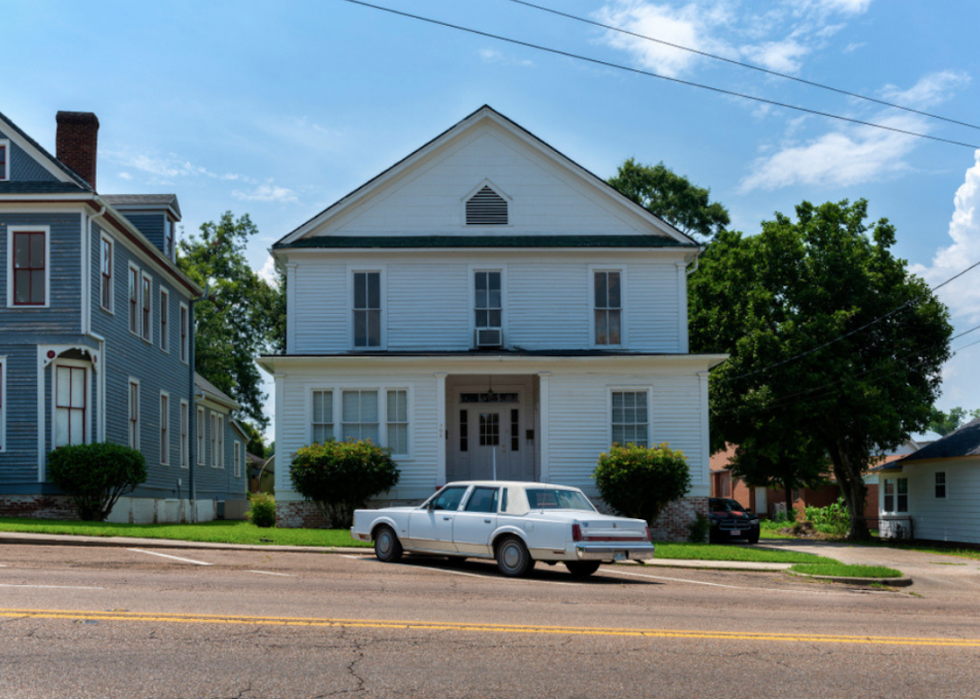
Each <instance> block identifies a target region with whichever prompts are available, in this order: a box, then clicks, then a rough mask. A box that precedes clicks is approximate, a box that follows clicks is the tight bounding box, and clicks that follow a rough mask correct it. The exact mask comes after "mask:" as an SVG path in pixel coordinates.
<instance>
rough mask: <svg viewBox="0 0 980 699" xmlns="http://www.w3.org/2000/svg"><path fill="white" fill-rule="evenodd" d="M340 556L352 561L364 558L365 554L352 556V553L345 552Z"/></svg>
mask: <svg viewBox="0 0 980 699" xmlns="http://www.w3.org/2000/svg"><path fill="white" fill-rule="evenodd" d="M340 557H341V558H350V559H351V560H353V561H363V560H365V559H366V558H367V556H352V555H350V554H347V553H342V554H340Z"/></svg>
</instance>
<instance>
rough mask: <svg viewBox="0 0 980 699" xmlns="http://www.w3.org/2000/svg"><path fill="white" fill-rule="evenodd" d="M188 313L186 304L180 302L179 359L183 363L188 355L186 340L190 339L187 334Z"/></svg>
mask: <svg viewBox="0 0 980 699" xmlns="http://www.w3.org/2000/svg"><path fill="white" fill-rule="evenodd" d="M188 314H189V311H188V310H187V306H186V305H185V304H183V303H182V304H180V361H182V362H183V363H184V364H187V362H188V357H189V353H188V351H187V350H188V344H187V343H188V340H189V339H190V338H189V337H188V335H187V333H188V332H189V327H188V320H189V316H188Z"/></svg>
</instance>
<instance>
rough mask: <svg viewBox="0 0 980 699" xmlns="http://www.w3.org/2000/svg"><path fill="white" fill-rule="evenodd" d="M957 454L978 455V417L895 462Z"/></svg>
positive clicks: (979, 445) (947, 457) (939, 457)
mask: <svg viewBox="0 0 980 699" xmlns="http://www.w3.org/2000/svg"><path fill="white" fill-rule="evenodd" d="M957 456H980V418H978V419H976V420H974V421H972V422H968V423H966V424H965V425H963V426H962V427H960V428H959V429H958V430H956V431H955V432H950V433H949V434H948V435H946V436H945V437H943V438H942V439H940V440H938V441H935V442H933V443H932V444H928V445H926V446H924V447H922V448H921V449H919V451H916V452H913V453H911V454H909V455H908V456H906V457H905V458H904V459H901V460H900V461H898V462H896V463H905V462H908V461H925V460H931V459H949V458H952V457H957Z"/></svg>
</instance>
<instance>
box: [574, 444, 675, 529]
mask: <svg viewBox="0 0 980 699" xmlns="http://www.w3.org/2000/svg"><path fill="white" fill-rule="evenodd" d="M593 478H595V482H596V486H598V488H599V492H600V493H601V494H602V499H603V500H605V501H606V504H607V505H609V506H610V507H611V508H613V510H615V511H616V512H617V513H619V514H620V515H623V516H624V517H636V518H637V519H645V520H646V521H647V523H648V524H649V525H650V526H653V522H654V520H656V519H657V516H658V515H659V514H660V513H661V512H662V511H663V509H664V508H665V507H666V506H667V505H668V504H669V503H671V502H673V501H674V500H678V499H680V498H682V497H684V495H685V494H686V493H687V491H688V490H690V489H691V470H690V468H689V467H688V465H687V460H686V459H685V458H684V453H683V452H681V451H675V450H673V449H671V448H670V446H669V445H668V444H667V443H666V442H664V443H663V444H658V445H656V446H653V447H638V446H636V445H635V444H627V445H626V446H625V447H623V446H619V445H616V446H614V447H613V448H612V449H610V450H609V453H607V454H602V455H601V456H600V457H599V465H598V466H597V467H596V470H595V473H594V474H593Z"/></svg>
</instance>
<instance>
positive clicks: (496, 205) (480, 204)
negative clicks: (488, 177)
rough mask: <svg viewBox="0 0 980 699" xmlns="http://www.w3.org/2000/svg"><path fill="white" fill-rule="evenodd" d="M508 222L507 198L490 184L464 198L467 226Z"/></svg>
mask: <svg viewBox="0 0 980 699" xmlns="http://www.w3.org/2000/svg"><path fill="white" fill-rule="evenodd" d="M508 223H509V216H508V210H507V200H506V199H504V198H503V197H502V196H500V195H499V194H497V193H496V192H495V191H493V189H491V188H490V185H484V186H483V188H482V189H480V191H478V192H477V193H476V194H474V195H473V196H472V197H470V198H469V199H467V200H466V225H467V226H506V225H507V224H508Z"/></svg>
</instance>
